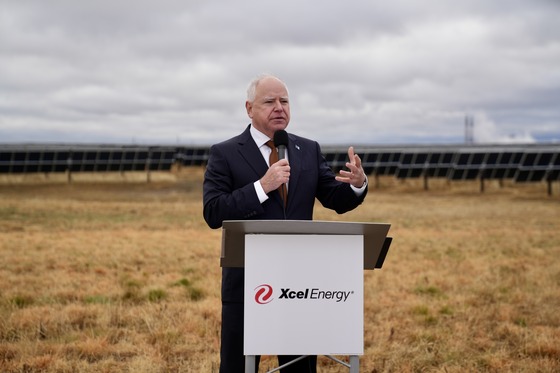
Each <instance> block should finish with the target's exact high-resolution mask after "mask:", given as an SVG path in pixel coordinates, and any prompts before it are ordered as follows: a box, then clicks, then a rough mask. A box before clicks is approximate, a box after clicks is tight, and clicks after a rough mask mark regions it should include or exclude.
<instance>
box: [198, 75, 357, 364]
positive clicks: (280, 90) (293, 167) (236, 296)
mask: <svg viewBox="0 0 560 373" xmlns="http://www.w3.org/2000/svg"><path fill="white" fill-rule="evenodd" d="M245 107H246V110H247V114H248V116H249V118H251V124H250V125H249V126H248V127H247V128H246V129H245V131H244V132H243V133H241V134H240V135H238V136H236V137H233V138H231V139H229V140H227V141H224V142H222V143H219V144H216V145H213V146H212V147H211V149H210V157H209V159H208V165H207V169H206V173H205V176H204V188H203V189H204V192H203V193H204V212H203V213H204V219H205V220H206V222H207V224H208V225H209V226H210V228H220V227H221V226H222V222H223V221H224V220H246V219H259V220H264V219H289V220H311V219H313V205H314V203H315V199H317V200H319V202H321V204H322V205H323V206H324V207H326V208H329V209H333V210H335V211H337V212H338V213H340V214H342V213H344V212H347V211H350V210H352V209H354V208H355V207H357V206H358V205H359V204H361V203H362V201H363V200H364V198H365V196H366V194H367V178H366V175H365V173H364V170H363V168H362V165H361V160H360V157H358V156H357V155H355V154H354V150H353V148H352V147H350V148H349V149H348V157H349V162H348V163H346V166H347V167H348V171H340V175H339V176H335V174H334V173H333V172H332V170H331V169H330V168H329V166H328V164H327V162H326V161H325V159H324V157H323V156H322V155H321V149H320V147H319V144H318V143H317V142H315V141H312V140H309V139H305V138H302V137H299V136H296V135H293V134H289V135H288V136H289V142H288V146H287V156H286V159H280V160H279V161H277V162H275V163H273V164H268V163H269V155H270V153H271V148H270V147H269V146H268V145H266V142H267V141H269V140H270V139H273V137H274V133H275V132H276V131H278V130H285V129H286V127H287V126H288V123H289V122H290V102H289V97H288V89H287V87H286V85H285V84H284V83H283V82H282V81H281V80H280V79H278V78H277V77H275V76H271V75H263V76H260V77H258V78H256V79H255V80H253V81H252V82H251V84H250V85H249V88H248V90H247V101H246V103H245ZM283 184H285V185H287V203H286V204H284V201H283V200H282V197H281V195H280V193H279V191H278V188H279V187H281V186H282V185H283ZM243 281H244V270H243V269H242V268H223V269H222V334H221V350H220V372H221V373H224V372H232V373H239V372H244V371H245V368H244V365H245V357H244V356H243ZM296 357H297V356H279V357H278V361H279V364H280V365H282V364H285V363H287V362H288V361H291V360H293V359H294V358H296ZM257 366H258V361H257ZM257 370H258V367H257ZM282 372H298V373H300V372H316V357H315V356H311V357H308V358H304V359H302V360H300V361H298V362H297V363H295V364H293V365H291V366H289V367H288V368H285V369H283V370H282Z"/></svg>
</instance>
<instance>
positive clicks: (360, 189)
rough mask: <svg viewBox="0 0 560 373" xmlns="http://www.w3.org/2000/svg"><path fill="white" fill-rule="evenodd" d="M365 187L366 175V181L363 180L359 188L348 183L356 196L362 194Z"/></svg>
mask: <svg viewBox="0 0 560 373" xmlns="http://www.w3.org/2000/svg"><path fill="white" fill-rule="evenodd" d="M366 187H367V177H366V181H364V185H362V187H361V188H356V187H355V186H354V185H352V184H350V188H352V190H353V191H354V193H356V196H357V197H360V196H361V195H362V194H364V191H365V190H366Z"/></svg>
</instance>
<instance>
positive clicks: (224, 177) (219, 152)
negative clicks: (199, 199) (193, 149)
mask: <svg viewBox="0 0 560 373" xmlns="http://www.w3.org/2000/svg"><path fill="white" fill-rule="evenodd" d="M227 153H228V152H227V151H226V150H224V149H222V148H221V147H218V146H216V145H214V146H212V147H211V148H210V155H209V158H208V165H207V168H206V173H205V175H204V185H203V203H204V208H203V214H204V220H206V223H207V224H208V226H209V227H210V228H214V229H215V228H220V227H221V226H222V223H223V221H224V220H245V219H249V218H251V217H254V216H256V215H258V214H262V213H263V207H262V206H261V203H260V201H259V199H258V196H257V193H256V191H255V187H254V185H253V183H254V182H255V180H244V179H243V178H242V177H239V176H238V175H240V174H243V172H236V171H237V170H236V167H240V166H239V165H237V166H236V165H235V159H232V154H227Z"/></svg>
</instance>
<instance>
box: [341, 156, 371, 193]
mask: <svg viewBox="0 0 560 373" xmlns="http://www.w3.org/2000/svg"><path fill="white" fill-rule="evenodd" d="M346 167H348V169H349V171H345V170H341V171H340V175H339V176H337V177H336V180H338V181H342V182H343V183H348V184H351V185H353V186H354V187H356V188H361V187H362V186H363V185H364V183H365V182H366V173H365V172H364V169H363V168H362V160H361V159H360V157H359V156H358V155H357V154H354V147H352V146H351V147H349V148H348V162H346Z"/></svg>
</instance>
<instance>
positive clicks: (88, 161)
mask: <svg viewBox="0 0 560 373" xmlns="http://www.w3.org/2000/svg"><path fill="white" fill-rule="evenodd" d="M356 152H357V153H358V154H359V155H360V156H361V158H362V164H363V167H364V170H365V171H366V173H367V174H368V175H376V176H383V175H387V176H395V177H397V178H399V179H406V178H420V177H424V178H447V179H449V180H473V179H512V180H515V181H517V182H538V181H542V180H547V181H557V180H560V145H552V146H551V145H546V146H537V145H527V146H519V145H518V146H514V147H511V146H500V147H495V146H477V147H461V146H455V147H454V146H440V147H437V146H436V147H421V148H418V147H406V146H402V147H391V148H390V147H385V148H383V147H378V148H373V147H371V148H362V149H356ZM323 153H324V155H325V158H326V160H327V162H328V163H329V164H330V165H331V167H333V168H334V169H336V170H339V169H341V168H343V167H344V166H345V163H346V161H347V157H348V156H347V150H346V149H345V148H335V147H331V148H329V147H325V148H323ZM208 156H209V147H175V146H167V147H166V146H90V145H89V146H85V145H84V146H80V145H72V146H64V145H39V144H37V145H0V173H34V172H42V173H50V172H66V171H70V172H107V171H120V172H124V171H168V170H170V169H171V167H172V165H173V164H180V165H184V166H200V165H204V164H205V163H206V162H207V160H208Z"/></svg>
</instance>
